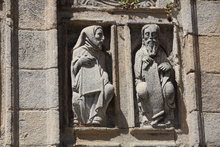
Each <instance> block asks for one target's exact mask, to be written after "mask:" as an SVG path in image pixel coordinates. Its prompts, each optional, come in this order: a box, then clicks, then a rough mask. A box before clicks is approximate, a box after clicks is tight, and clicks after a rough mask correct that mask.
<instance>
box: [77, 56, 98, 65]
mask: <svg viewBox="0 0 220 147" xmlns="http://www.w3.org/2000/svg"><path fill="white" fill-rule="evenodd" d="M94 61H95V58H94V57H89V56H82V57H81V58H80V59H79V64H80V65H86V66H89V65H91V64H92V63H94Z"/></svg>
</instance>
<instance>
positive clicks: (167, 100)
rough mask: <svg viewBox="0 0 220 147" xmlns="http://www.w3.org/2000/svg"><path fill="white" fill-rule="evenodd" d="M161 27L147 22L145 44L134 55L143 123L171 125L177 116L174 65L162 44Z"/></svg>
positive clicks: (142, 125)
mask: <svg viewBox="0 0 220 147" xmlns="http://www.w3.org/2000/svg"><path fill="white" fill-rule="evenodd" d="M159 33H160V28H159V26H158V25H156V24H148V25H145V26H144V27H143V28H142V30H141V35H142V46H141V48H140V49H139V50H138V51H137V52H136V55H135V64H134V72H135V84H136V95H137V102H138V109H139V123H140V126H141V127H145V126H152V127H171V126H172V124H173V119H174V116H173V115H174V114H173V113H174V112H173V111H174V108H175V100H174V99H175V89H174V85H173V82H172V74H174V72H173V69H172V66H171V64H170V62H169V60H168V58H167V55H166V53H165V52H164V50H163V49H162V48H161V47H160V46H159Z"/></svg>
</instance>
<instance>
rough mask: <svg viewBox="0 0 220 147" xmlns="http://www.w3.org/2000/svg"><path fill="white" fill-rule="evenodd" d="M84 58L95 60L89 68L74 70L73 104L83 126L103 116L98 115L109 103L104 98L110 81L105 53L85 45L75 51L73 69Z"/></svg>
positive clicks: (82, 67) (72, 72) (83, 66)
mask: <svg viewBox="0 0 220 147" xmlns="http://www.w3.org/2000/svg"><path fill="white" fill-rule="evenodd" d="M83 56H87V57H93V58H95V60H93V61H91V64H90V65H88V66H85V65H82V66H81V67H78V68H77V69H76V70H75V71H74V70H73V69H72V71H71V74H72V75H71V77H72V88H73V89H72V90H73V98H72V104H73V111H74V113H75V115H76V117H77V119H78V120H79V121H80V122H82V123H83V124H90V123H91V122H92V120H93V118H94V117H95V116H97V115H101V114H98V113H101V112H100V111H101V109H102V108H103V107H105V105H106V104H105V103H106V102H107V101H108V100H106V98H105V96H104V95H105V94H104V92H105V91H104V87H105V85H106V84H108V83H109V79H108V74H107V72H106V65H105V60H106V55H105V53H104V52H103V51H101V50H94V49H92V48H91V47H90V48H88V47H87V46H86V45H83V46H81V47H79V48H77V49H75V50H74V51H73V56H72V63H71V67H73V66H74V65H75V64H77V62H78V61H79V59H80V58H81V57H83Z"/></svg>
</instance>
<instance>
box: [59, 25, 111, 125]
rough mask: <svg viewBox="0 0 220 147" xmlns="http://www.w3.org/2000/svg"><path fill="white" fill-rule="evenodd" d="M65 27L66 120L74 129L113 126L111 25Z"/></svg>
mask: <svg viewBox="0 0 220 147" xmlns="http://www.w3.org/2000/svg"><path fill="white" fill-rule="evenodd" d="M82 24H84V25H82ZM64 28H65V29H66V35H64V36H65V38H63V39H64V40H66V43H63V44H64V45H65V46H66V47H65V49H66V52H65V55H64V57H63V60H64V61H65V63H66V65H65V69H64V70H66V74H65V75H64V77H65V82H64V83H63V84H64V88H65V89H68V92H67V93H64V95H65V101H64V106H66V108H64V109H66V110H63V112H64V113H63V114H64V117H65V119H64V120H66V121H67V125H68V124H69V126H74V127H114V126H115V108H114V107H115V106H114V87H113V85H112V65H111V64H112V61H111V55H110V53H109V49H110V40H109V39H110V26H108V25H106V24H105V25H104V26H100V25H97V24H90V23H88V24H87V23H80V24H79V23H76V24H75V23H68V24H66V26H65V27H64ZM61 70H62V69H61ZM66 112H68V113H66Z"/></svg>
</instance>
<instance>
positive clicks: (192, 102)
mask: <svg viewBox="0 0 220 147" xmlns="http://www.w3.org/2000/svg"><path fill="white" fill-rule="evenodd" d="M184 81H185V93H184V98H185V104H186V107H187V111H188V112H192V111H193V110H198V108H197V106H196V89H195V88H196V85H195V73H189V74H187V75H186V79H185V80H184Z"/></svg>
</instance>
